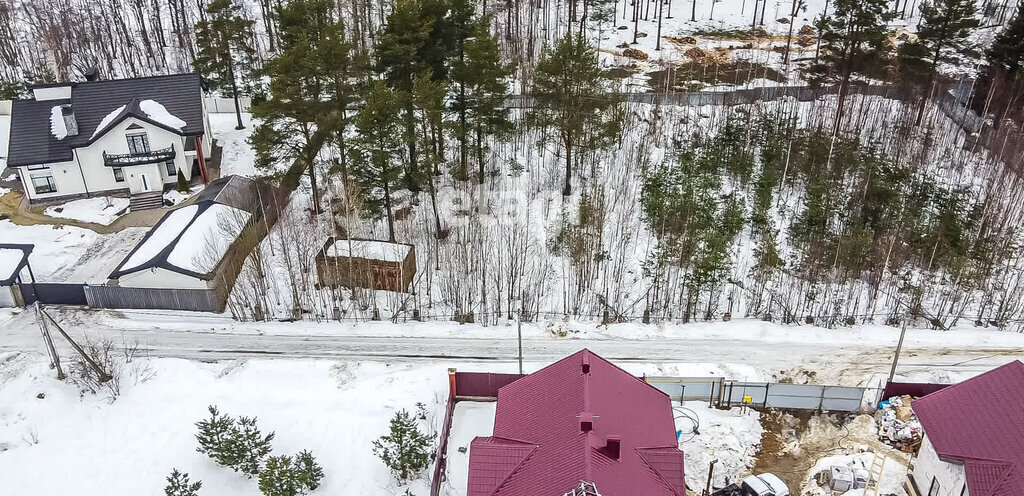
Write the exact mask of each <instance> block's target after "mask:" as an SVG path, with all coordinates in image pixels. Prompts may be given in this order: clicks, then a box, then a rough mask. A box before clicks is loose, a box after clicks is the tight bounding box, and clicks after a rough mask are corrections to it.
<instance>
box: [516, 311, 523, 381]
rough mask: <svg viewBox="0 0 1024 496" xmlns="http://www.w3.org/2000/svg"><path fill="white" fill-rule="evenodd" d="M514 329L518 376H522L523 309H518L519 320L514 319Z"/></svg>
mask: <svg viewBox="0 0 1024 496" xmlns="http://www.w3.org/2000/svg"><path fill="white" fill-rule="evenodd" d="M516 327H517V328H518V334H519V375H523V309H522V308H520V309H519V318H518V319H516Z"/></svg>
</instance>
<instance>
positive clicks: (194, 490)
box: [164, 469, 203, 496]
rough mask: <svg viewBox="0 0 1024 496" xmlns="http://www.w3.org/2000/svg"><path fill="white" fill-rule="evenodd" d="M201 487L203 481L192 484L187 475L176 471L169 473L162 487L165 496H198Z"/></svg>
mask: <svg viewBox="0 0 1024 496" xmlns="http://www.w3.org/2000/svg"><path fill="white" fill-rule="evenodd" d="M202 487H203V481H195V482H192V481H191V480H189V477H188V474H187V473H183V472H179V471H178V469H174V470H172V471H171V475H168V476H167V485H166V486H165V487H164V495H165V496H198V495H199V489H200V488H202Z"/></svg>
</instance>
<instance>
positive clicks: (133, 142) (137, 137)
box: [128, 133, 149, 155]
mask: <svg viewBox="0 0 1024 496" xmlns="http://www.w3.org/2000/svg"><path fill="white" fill-rule="evenodd" d="M128 152H129V153H131V154H132V155H135V154H139V153H146V152H149V135H147V134H145V133H143V134H129V135H128Z"/></svg>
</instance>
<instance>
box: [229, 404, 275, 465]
mask: <svg viewBox="0 0 1024 496" xmlns="http://www.w3.org/2000/svg"><path fill="white" fill-rule="evenodd" d="M273 440H274V433H273V432H271V433H270V434H267V435H266V436H264V435H263V434H262V433H261V432H260V429H259V427H258V426H257V425H256V417H251V418H250V417H239V418H238V423H237V424H236V425H235V427H234V428H233V429H232V430H231V435H230V436H228V447H227V450H228V452H229V453H231V454H232V457H233V458H234V459H235V463H234V464H233V465H231V466H230V467H231V468H232V469H233V470H235V471H236V472H241V473H243V474H245V475H246V476H248V477H249V478H252V477H256V476H258V475H259V473H260V468H261V467H262V465H263V460H265V459H266V458H267V456H268V455H270V451H271V445H270V442H271V441H273Z"/></svg>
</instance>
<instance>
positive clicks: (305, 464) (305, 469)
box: [295, 450, 324, 491]
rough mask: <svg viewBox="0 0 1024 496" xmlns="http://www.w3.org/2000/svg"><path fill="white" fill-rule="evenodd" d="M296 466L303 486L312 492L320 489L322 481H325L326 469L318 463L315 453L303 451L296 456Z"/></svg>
mask: <svg viewBox="0 0 1024 496" xmlns="http://www.w3.org/2000/svg"><path fill="white" fill-rule="evenodd" d="M295 466H296V467H297V468H298V470H299V479H300V481H301V482H302V485H303V486H304V487H306V488H307V489H309V490H310V491H315V490H316V488H318V487H320V481H322V480H323V479H324V469H323V467H321V466H320V464H319V463H317V462H316V458H314V457H313V453H311V452H309V451H307V450H302V451H300V452H299V454H297V455H295Z"/></svg>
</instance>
